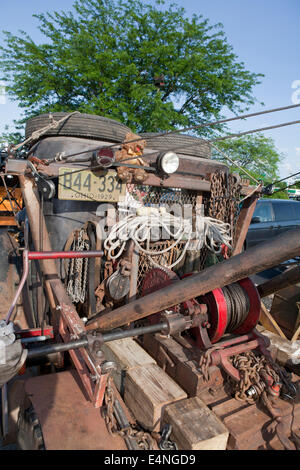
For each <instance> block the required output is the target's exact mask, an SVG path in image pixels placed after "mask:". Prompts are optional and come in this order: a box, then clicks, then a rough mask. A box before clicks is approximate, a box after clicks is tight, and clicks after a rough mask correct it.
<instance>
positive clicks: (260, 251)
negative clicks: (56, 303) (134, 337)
mask: <svg viewBox="0 0 300 470" xmlns="http://www.w3.org/2000/svg"><path fill="white" fill-rule="evenodd" d="M298 255H300V228H297V229H295V230H291V231H288V232H286V233H284V234H281V235H278V236H277V237H275V238H274V239H272V240H271V241H269V240H268V241H266V242H264V243H261V244H259V245H256V246H254V247H252V248H249V249H248V250H246V251H244V252H243V253H241V254H239V255H236V256H232V257H231V258H230V259H228V260H226V261H223V262H222V263H218V264H216V265H214V266H211V267H209V268H207V269H205V270H203V271H201V272H200V273H198V274H195V275H192V276H190V277H187V278H185V279H182V280H179V281H176V282H173V283H172V284H171V285H169V286H167V287H164V288H163V289H160V290H158V291H156V292H153V293H152V294H148V295H146V296H144V297H142V298H139V299H137V300H134V301H132V302H130V303H128V304H126V305H123V306H122V307H119V308H117V309H115V310H112V311H110V312H107V313H105V314H100V315H99V316H95V317H94V318H93V319H91V320H90V321H89V324H88V325H86V329H87V330H93V329H102V330H108V329H114V328H117V327H120V326H122V325H125V324H127V323H129V322H133V321H136V320H140V319H142V318H145V317H147V316H149V315H152V314H153V313H158V312H161V311H162V310H166V309H168V308H170V307H173V306H174V305H178V304H180V303H182V302H185V301H187V300H190V299H192V298H196V297H198V296H200V295H204V294H206V293H207V292H210V291H212V290H214V289H216V288H222V287H224V286H226V285H228V284H231V283H233V282H237V281H239V280H240V279H243V278H245V277H248V276H250V275H252V274H255V273H257V272H260V271H264V270H265V269H269V268H272V267H273V266H276V265H278V264H280V263H282V262H283V261H286V260H289V259H292V258H294V257H295V256H298Z"/></svg>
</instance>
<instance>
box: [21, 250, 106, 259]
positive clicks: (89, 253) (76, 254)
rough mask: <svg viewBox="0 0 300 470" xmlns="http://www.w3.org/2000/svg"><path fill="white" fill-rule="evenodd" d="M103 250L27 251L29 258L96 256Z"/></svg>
mask: <svg viewBox="0 0 300 470" xmlns="http://www.w3.org/2000/svg"><path fill="white" fill-rule="evenodd" d="M101 256H103V251H29V252H28V259H29V260H44V259H73V258H97V257H101Z"/></svg>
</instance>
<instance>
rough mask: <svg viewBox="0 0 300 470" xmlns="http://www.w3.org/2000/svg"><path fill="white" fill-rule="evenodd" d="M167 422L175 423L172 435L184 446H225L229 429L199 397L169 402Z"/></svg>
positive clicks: (193, 447) (219, 448)
mask: <svg viewBox="0 0 300 470" xmlns="http://www.w3.org/2000/svg"><path fill="white" fill-rule="evenodd" d="M163 422H164V423H168V424H171V425H172V434H171V439H173V440H174V441H175V442H176V443H177V445H178V448H179V449H180V450H225V449H226V445H227V440H228V436H229V432H228V430H227V428H226V427H225V426H224V424H223V423H222V422H221V420H220V419H219V418H218V417H217V416H216V415H215V414H214V413H213V412H212V411H211V410H210V409H209V408H208V407H207V406H206V405H205V403H204V402H203V401H202V400H201V399H200V398H198V397H194V398H189V399H187V400H182V401H180V402H177V403H173V404H171V405H168V406H166V408H165V410H164V416H163Z"/></svg>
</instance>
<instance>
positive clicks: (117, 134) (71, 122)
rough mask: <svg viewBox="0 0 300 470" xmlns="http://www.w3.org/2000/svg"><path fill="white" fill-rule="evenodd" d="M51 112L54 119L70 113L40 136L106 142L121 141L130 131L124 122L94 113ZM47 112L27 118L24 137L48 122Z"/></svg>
mask: <svg viewBox="0 0 300 470" xmlns="http://www.w3.org/2000/svg"><path fill="white" fill-rule="evenodd" d="M71 114H72V113H63V112H58V113H52V116H53V118H54V119H55V121H59V120H60V119H62V118H63V117H65V116H68V115H70V117H69V118H68V119H66V121H64V122H63V123H62V124H61V125H60V126H59V127H58V128H55V129H50V130H48V131H47V132H46V133H45V134H43V135H42V136H41V138H43V137H47V136H58V135H59V136H69V137H82V138H89V139H98V140H105V141H108V142H116V143H119V142H123V141H124V139H125V136H126V134H127V133H128V132H130V129H129V127H127V126H125V125H124V124H122V123H120V122H118V121H115V120H113V119H109V118H106V117H103V116H97V115H94V114H81V113H77V114H73V115H71ZM50 122H51V121H50V119H49V114H41V115H39V116H36V117H33V118H31V119H29V120H28V121H27V123H26V128H25V137H26V139H28V138H29V137H30V136H31V135H32V133H33V132H35V131H38V130H40V129H42V128H43V127H46V126H47V125H48V124H50Z"/></svg>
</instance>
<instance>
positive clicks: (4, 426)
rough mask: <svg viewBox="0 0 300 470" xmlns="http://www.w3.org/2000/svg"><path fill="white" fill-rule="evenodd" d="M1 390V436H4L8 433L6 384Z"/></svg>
mask: <svg viewBox="0 0 300 470" xmlns="http://www.w3.org/2000/svg"><path fill="white" fill-rule="evenodd" d="M0 392H1V408H2V436H3V438H5V437H6V436H7V434H8V430H9V428H8V396H7V384H4V385H3V386H2V388H1V389H0Z"/></svg>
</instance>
